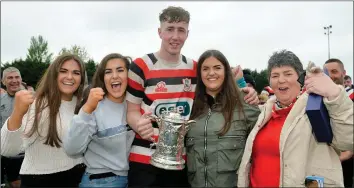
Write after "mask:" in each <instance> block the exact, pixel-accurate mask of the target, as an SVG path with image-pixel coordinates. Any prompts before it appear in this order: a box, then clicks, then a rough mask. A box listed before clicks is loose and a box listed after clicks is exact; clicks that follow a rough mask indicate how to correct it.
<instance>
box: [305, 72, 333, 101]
mask: <svg viewBox="0 0 354 188" xmlns="http://www.w3.org/2000/svg"><path fill="white" fill-rule="evenodd" d="M305 87H306V91H307V93H315V94H317V95H321V96H323V97H327V98H328V100H332V99H335V98H336V97H337V96H338V95H339V93H340V88H339V87H338V85H337V84H335V83H334V82H333V81H332V80H331V78H330V77H329V76H327V75H326V74H324V73H323V72H322V71H318V70H316V71H312V73H311V74H307V75H306V77H305Z"/></svg>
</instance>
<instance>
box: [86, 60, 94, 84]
mask: <svg viewBox="0 0 354 188" xmlns="http://www.w3.org/2000/svg"><path fill="white" fill-rule="evenodd" d="M96 66H97V65H96V63H95V61H94V60H93V59H89V60H88V61H87V63H85V68H86V73H87V80H88V83H89V84H91V82H92V77H93V75H94V74H95V72H96Z"/></svg>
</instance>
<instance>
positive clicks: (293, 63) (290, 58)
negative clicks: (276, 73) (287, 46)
mask: <svg viewBox="0 0 354 188" xmlns="http://www.w3.org/2000/svg"><path fill="white" fill-rule="evenodd" d="M282 66H290V67H293V68H294V69H295V71H296V73H297V75H298V76H300V75H301V74H302V73H303V72H304V68H303V65H302V63H301V61H300V59H299V58H298V57H297V56H296V55H295V54H294V53H293V52H291V51H288V50H281V51H279V52H274V53H273V55H272V56H271V57H270V58H269V60H268V79H269V78H270V73H271V72H272V69H273V68H274V67H282Z"/></svg>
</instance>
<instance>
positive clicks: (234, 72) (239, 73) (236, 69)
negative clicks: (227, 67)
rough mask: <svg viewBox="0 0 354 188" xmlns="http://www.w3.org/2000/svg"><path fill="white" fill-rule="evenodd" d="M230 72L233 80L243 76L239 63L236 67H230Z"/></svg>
mask: <svg viewBox="0 0 354 188" xmlns="http://www.w3.org/2000/svg"><path fill="white" fill-rule="evenodd" d="M231 72H232V75H233V77H234V79H235V80H239V79H241V78H242V77H243V72H242V68H241V66H240V65H237V66H236V67H231Z"/></svg>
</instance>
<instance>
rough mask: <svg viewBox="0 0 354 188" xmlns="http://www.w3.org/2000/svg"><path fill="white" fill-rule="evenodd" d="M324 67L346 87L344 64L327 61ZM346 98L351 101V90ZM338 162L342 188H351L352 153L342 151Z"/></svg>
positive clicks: (332, 60)
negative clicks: (340, 167) (340, 169)
mask: <svg viewBox="0 0 354 188" xmlns="http://www.w3.org/2000/svg"><path fill="white" fill-rule="evenodd" d="M324 67H325V68H326V69H327V70H328V73H329V76H330V77H331V79H332V80H333V82H335V83H336V84H338V85H342V86H343V87H346V86H345V84H344V80H345V75H346V71H345V69H344V64H343V62H342V61H341V60H339V59H335V58H333V59H328V60H327V61H326V62H325V64H324ZM346 92H347V94H348V97H349V98H350V99H351V100H352V101H353V102H354V100H353V89H351V90H350V88H349V89H346ZM339 159H340V161H341V162H342V168H343V177H344V187H352V186H353V177H354V174H353V162H354V158H353V152H351V151H342V153H341V155H340V157H339Z"/></svg>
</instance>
